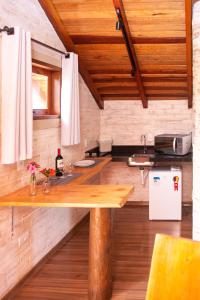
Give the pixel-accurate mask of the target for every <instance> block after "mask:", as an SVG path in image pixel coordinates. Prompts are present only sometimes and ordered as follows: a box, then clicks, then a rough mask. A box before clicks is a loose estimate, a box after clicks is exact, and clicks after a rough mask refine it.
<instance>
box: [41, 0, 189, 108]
mask: <svg viewBox="0 0 200 300" xmlns="http://www.w3.org/2000/svg"><path fill="white" fill-rule="evenodd" d="M39 2H40V4H41V6H42V7H43V9H44V11H45V12H46V15H47V16H48V18H49V20H50V21H51V23H52V24H53V26H54V28H55V30H56V32H57V34H58V35H59V37H60V38H61V40H62V42H63V44H64V45H65V47H66V49H67V50H68V51H73V52H76V53H78V55H79V70H80V73H81V75H82V77H83V79H84V80H85V82H86V84H87V86H88V87H89V89H90V91H91V93H92V94H93V96H94V98H95V100H96V102H97V104H98V105H99V107H100V108H103V102H104V101H106V100H141V101H142V103H143V107H144V108H146V107H148V100H170V99H180V100H182V99H188V107H189V108H191V107H192V42H191V37H192V34H191V22H192V21H191V20H192V0H166V1H159V0H123V1H122V0H103V1H102V0H39ZM119 11H120V14H121V17H122V21H123V25H124V28H125V34H126V35H127V40H128V42H129V47H130V52H131V55H132V56H133V59H134V64H135V66H136V70H135V72H134V75H133V74H132V73H133V72H132V70H133V65H132V64H131V60H130V55H129V54H128V51H127V47H126V43H125V39H124V34H123V30H122V29H121V30H116V22H117V21H118V17H117V12H119Z"/></svg>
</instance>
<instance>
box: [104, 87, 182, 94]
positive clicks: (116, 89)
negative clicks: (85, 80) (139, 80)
mask: <svg viewBox="0 0 200 300" xmlns="http://www.w3.org/2000/svg"><path fill="white" fill-rule="evenodd" d="M145 90H146V94H148V92H149V90H153V91H160V92H161V91H174V92H176V91H178V92H179V91H187V87H184V86H147V87H146V88H145ZM98 91H99V93H100V94H113V93H116V94H118V93H122V92H124V94H129V93H131V92H132V91H133V92H135V91H137V87H136V86H128V87H127V86H120V87H119V86H118V87H116V86H106V87H100V88H98Z"/></svg>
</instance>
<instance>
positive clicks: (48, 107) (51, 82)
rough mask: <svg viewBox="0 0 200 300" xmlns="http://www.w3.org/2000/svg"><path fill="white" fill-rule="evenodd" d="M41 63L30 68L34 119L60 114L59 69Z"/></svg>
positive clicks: (53, 116)
mask: <svg viewBox="0 0 200 300" xmlns="http://www.w3.org/2000/svg"><path fill="white" fill-rule="evenodd" d="M55 68H56V69H52V68H51V69H50V68H49V67H47V66H43V65H33V68H32V99H33V117H34V119H47V118H55V117H59V116H60V70H59V71H58V69H59V68H57V67H55Z"/></svg>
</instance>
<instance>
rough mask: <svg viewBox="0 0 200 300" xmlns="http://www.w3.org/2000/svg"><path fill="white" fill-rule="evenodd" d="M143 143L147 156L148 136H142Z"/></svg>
mask: <svg viewBox="0 0 200 300" xmlns="http://www.w3.org/2000/svg"><path fill="white" fill-rule="evenodd" d="M141 143H143V145H144V150H143V152H144V154H146V153H147V141H146V135H145V134H142V135H141Z"/></svg>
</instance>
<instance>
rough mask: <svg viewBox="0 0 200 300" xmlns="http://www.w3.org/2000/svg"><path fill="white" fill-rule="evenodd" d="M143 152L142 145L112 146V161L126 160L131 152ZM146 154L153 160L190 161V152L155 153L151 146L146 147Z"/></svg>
mask: <svg viewBox="0 0 200 300" xmlns="http://www.w3.org/2000/svg"><path fill="white" fill-rule="evenodd" d="M142 153H144V147H143V146H113V148H112V153H111V155H112V161H124V162H127V161H128V157H129V156H131V155H133V154H142ZM147 154H151V157H150V161H154V162H192V153H188V154H186V155H166V154H157V153H155V151H154V147H153V146H148V147H147Z"/></svg>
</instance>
